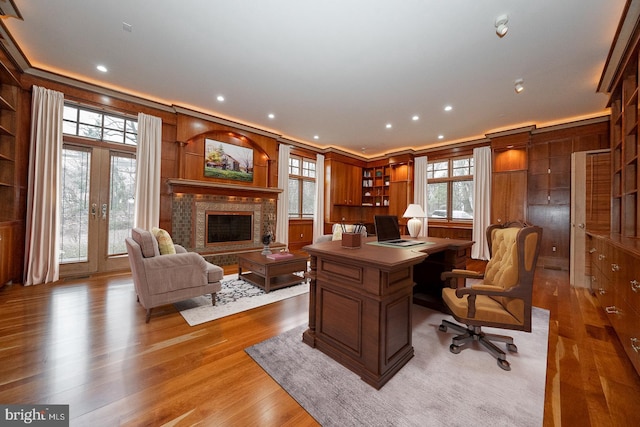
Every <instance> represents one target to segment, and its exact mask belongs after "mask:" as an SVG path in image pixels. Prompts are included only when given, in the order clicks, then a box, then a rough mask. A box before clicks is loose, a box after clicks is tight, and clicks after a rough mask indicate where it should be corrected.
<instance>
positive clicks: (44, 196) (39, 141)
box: [24, 86, 64, 286]
mask: <svg viewBox="0 0 640 427" xmlns="http://www.w3.org/2000/svg"><path fill="white" fill-rule="evenodd" d="M31 104H32V105H31V139H30V147H29V187H28V189H27V218H26V237H25V272H26V276H25V281H24V284H25V286H29V285H38V284H42V283H50V282H55V281H57V280H58V279H59V278H60V267H59V258H60V256H59V255H60V245H59V231H60V205H59V198H60V191H61V182H60V175H61V173H60V169H61V168H62V163H61V162H62V117H63V111H64V95H63V94H62V93H61V92H56V91H53V90H50V89H46V88H43V87H38V86H33V88H32V103H31Z"/></svg>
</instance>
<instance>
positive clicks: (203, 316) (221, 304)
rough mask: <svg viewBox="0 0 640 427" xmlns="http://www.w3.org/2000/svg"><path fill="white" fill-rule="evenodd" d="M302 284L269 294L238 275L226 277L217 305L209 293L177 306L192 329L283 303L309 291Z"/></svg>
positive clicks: (301, 279)
mask: <svg viewBox="0 0 640 427" xmlns="http://www.w3.org/2000/svg"><path fill="white" fill-rule="evenodd" d="M300 282H301V283H300V284H298V285H293V286H289V287H287V288H282V289H278V290H275V291H271V292H269V293H266V292H265V291H264V290H262V289H260V288H258V287H257V286H253V285H252V284H251V283H249V282H246V281H244V280H242V279H238V276H237V275H235V274H234V275H231V276H225V278H224V279H223V280H222V290H221V291H220V292H218V293H217V294H216V305H215V306H213V305H211V295H209V294H206V295H202V296H199V297H196V298H191V299H188V300H186V301H180V302H177V303H175V304H174V306H175V307H176V309H177V310H179V311H180V314H181V315H182V317H184V319H185V320H186V321H187V323H188V324H189V325H190V326H195V325H199V324H201V323H205V322H210V321H212V320H216V319H220V318H222V317H226V316H230V315H232V314H236V313H240V312H243V311H246V310H251V309H252V308H256V307H260V306H262V305H267V304H271V303H273V302H276V301H282V300H284V299H287V298H291V297H294V296H297V295H301V294H304V293H308V292H309V283H308V282H307V281H304V279H303V278H302V277H300Z"/></svg>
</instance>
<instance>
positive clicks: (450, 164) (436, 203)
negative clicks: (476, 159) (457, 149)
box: [427, 157, 473, 221]
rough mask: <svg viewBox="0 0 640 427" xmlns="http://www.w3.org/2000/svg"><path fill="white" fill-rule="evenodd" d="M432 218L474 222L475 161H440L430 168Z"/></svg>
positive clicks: (428, 203) (428, 175)
mask: <svg viewBox="0 0 640 427" xmlns="http://www.w3.org/2000/svg"><path fill="white" fill-rule="evenodd" d="M427 192H428V202H427V207H428V212H427V215H428V216H429V218H433V219H442V220H450V221H451V220H454V221H460V220H472V219H473V157H461V158H455V159H447V160H440V161H435V162H430V163H428V164H427Z"/></svg>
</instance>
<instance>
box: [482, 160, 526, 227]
mask: <svg viewBox="0 0 640 427" xmlns="http://www.w3.org/2000/svg"><path fill="white" fill-rule="evenodd" d="M492 180H493V183H492V189H491V193H492V194H493V197H492V200H491V222H494V223H505V222H508V221H517V220H519V221H526V220H527V215H526V206H527V171H526V170H524V171H513V172H499V173H494V174H493V177H492Z"/></svg>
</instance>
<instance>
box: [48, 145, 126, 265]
mask: <svg viewBox="0 0 640 427" xmlns="http://www.w3.org/2000/svg"><path fill="white" fill-rule="evenodd" d="M135 173H136V158H135V152H134V151H133V150H131V151H126V150H124V151H120V150H113V149H110V148H107V147H90V146H79V145H71V144H65V146H64V147H63V152H62V194H61V200H60V206H61V214H60V277H69V276H79V275H86V274H92V273H100V272H107V271H116V270H124V269H126V268H128V266H129V262H128V258H127V256H126V253H127V250H126V246H125V243H124V239H125V238H126V237H127V236H128V235H129V231H130V230H131V227H132V226H133V213H134V211H133V209H134V207H133V202H134V195H135Z"/></svg>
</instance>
